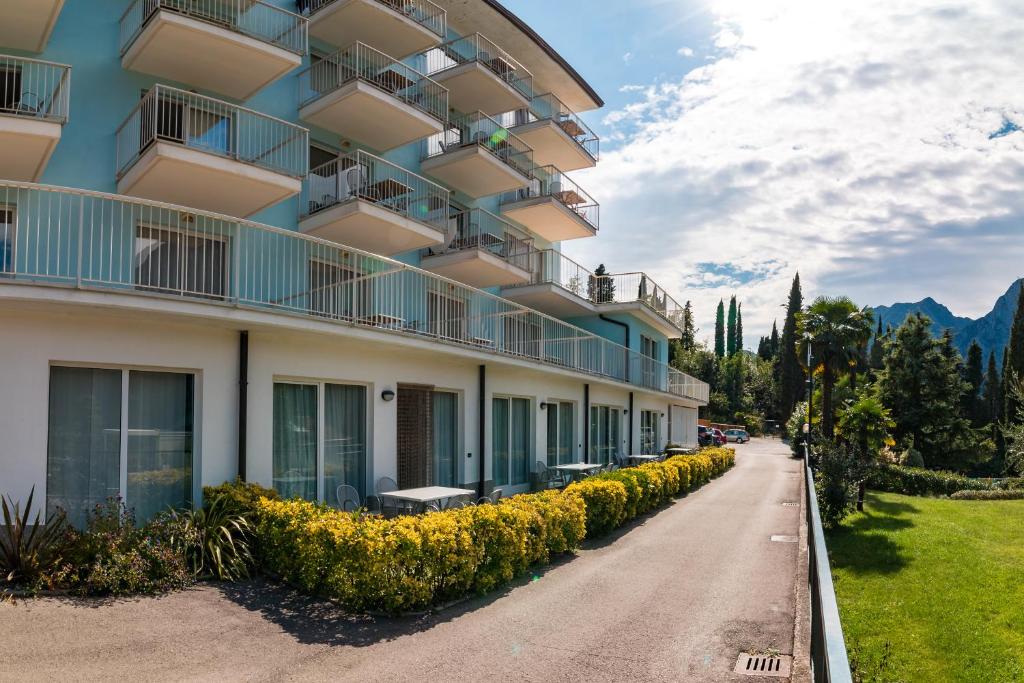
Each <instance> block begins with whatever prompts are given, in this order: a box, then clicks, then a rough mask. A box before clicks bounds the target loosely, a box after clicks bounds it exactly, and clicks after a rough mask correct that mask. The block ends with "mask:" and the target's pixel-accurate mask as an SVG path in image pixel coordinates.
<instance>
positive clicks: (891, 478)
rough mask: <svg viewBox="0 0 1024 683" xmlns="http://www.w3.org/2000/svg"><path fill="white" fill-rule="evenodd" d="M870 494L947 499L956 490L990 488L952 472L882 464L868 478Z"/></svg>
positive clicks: (988, 484)
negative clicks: (884, 493)
mask: <svg viewBox="0 0 1024 683" xmlns="http://www.w3.org/2000/svg"><path fill="white" fill-rule="evenodd" d="M867 486H868V488H869V489H871V490H873V491H884V492H887V493H902V494H905V495H908V496H950V495H952V494H954V493H956V492H957V491H983V490H987V489H990V488H992V482H991V480H989V479H972V478H970V477H965V476H963V475H960V474H955V473H953V472H939V471H934V470H927V469H923V468H920V467H905V466H903V465H893V464H889V463H883V464H881V465H879V466H878V467H877V468H875V469H874V470H873V471H872V473H871V476H869V477H868V480H867Z"/></svg>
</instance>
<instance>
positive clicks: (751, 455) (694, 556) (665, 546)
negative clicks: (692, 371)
mask: <svg viewBox="0 0 1024 683" xmlns="http://www.w3.org/2000/svg"><path fill="white" fill-rule="evenodd" d="M737 451H738V457H737V466H736V468H735V469H733V470H732V471H730V472H729V473H727V474H726V475H725V476H723V477H722V478H720V479H718V480H716V481H714V482H712V483H710V484H709V485H707V486H705V487H704V488H703V489H701V490H700V491H698V492H696V493H694V494H691V495H689V496H687V497H686V498H683V499H680V500H679V501H677V502H676V503H674V504H673V505H670V506H669V507H667V508H665V509H663V510H661V511H659V512H657V513H655V514H653V515H651V516H649V517H646V518H644V519H643V520H640V521H638V522H635V523H633V524H631V525H629V526H627V527H625V528H623V529H621V530H619V531H618V532H616V533H615V534H613V535H612V536H611V537H609V538H607V539H602V540H601V541H600V542H599V543H592V544H588V546H587V547H586V548H584V549H583V550H582V551H580V552H579V553H578V554H577V555H576V556H574V557H571V558H568V559H565V560H563V561H560V562H558V563H556V564H555V565H553V566H551V567H548V568H546V569H545V570H543V571H538V572H536V573H535V574H534V575H533V576H530V577H527V578H524V579H523V580H520V581H518V582H516V583H515V584H513V585H512V586H510V587H507V588H506V589H504V590H502V591H498V592H496V593H493V594H491V595H488V596H486V597H484V598H476V599H473V600H469V601H466V602H462V603H460V604H458V605H456V606H454V607H450V608H448V609H445V610H442V611H441V612H439V613H437V614H432V615H427V616H422V617H407V618H400V619H386V618H371V617H354V616H350V615H347V614H345V613H344V612H343V611H342V610H340V609H339V608H337V607H336V606H334V605H333V604H331V603H325V602H320V601H315V600H311V599H309V598H306V597H304V596H301V595H299V594H296V593H294V592H292V591H289V590H286V589H283V588H279V587H276V586H273V585H270V584H267V583H264V582H261V581H254V582H250V583H245V584H240V585H231V586H219V585H213V584H211V585H203V586H200V587H197V588H194V589H192V590H188V591H184V592H180V593H176V594H172V595H168V596H163V597H158V598H140V599H127V600H125V599H120V600H109V601H95V600H78V599H57V598H44V599H34V600H20V601H18V602H17V603H16V604H14V605H10V604H7V605H0V643H2V648H0V680H4V681H8V680H10V681H35V680H54V679H57V680H76V681H93V680H95V681H99V680H109V679H111V678H124V679H128V680H132V681H151V680H152V681H171V680H174V681H177V680H194V681H225V680H255V681H261V680H267V681H278V680H335V681H337V680H353V681H355V680H358V681H406V680H437V681H461V680H466V681H469V680H477V681H478V680H517V681H523V680H525V681H560V682H565V681H584V680H586V681H622V680H630V681H732V680H735V681H751V680H758V679H752V678H750V677H746V676H738V675H735V674H732V673H731V670H732V668H733V666H734V665H735V662H736V657H737V655H738V653H739V652H741V651H749V650H751V649H756V650H766V649H768V648H775V649H778V650H779V651H781V652H782V653H792V652H793V627H794V613H795V607H794V605H795V597H794V586H795V584H796V583H797V582H796V576H797V567H798V546H797V544H796V543H790V542H778V541H771V540H770V538H771V536H773V535H775V536H797V535H798V533H799V526H800V508H799V507H792V506H784V505H782V503H783V502H794V501H799V500H800V484H801V479H800V461H798V460H793V459H791V458H790V457H789V455H788V451H787V449H786V447H785V446H784V445H783V444H781V443H780V442H779V441H777V440H758V439H755V440H754V441H752V442H750V443H749V444H744V445H741V446H738V447H737ZM760 680H769V679H760ZM770 680H780V679H777V678H776V679H770Z"/></svg>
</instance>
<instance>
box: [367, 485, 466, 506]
mask: <svg viewBox="0 0 1024 683" xmlns="http://www.w3.org/2000/svg"><path fill="white" fill-rule="evenodd" d="M475 493H476V492H475V491H471V490H469V489H453V488H449V487H447V486H423V487H421V488H418V489H401V490H399V491H388V492H387V493H379V494H377V495H379V496H380V497H381V498H394V499H395V500H402V501H405V502H407V503H417V504H419V505H420V506H421V507H426V506H427V505H428V504H429V503H435V502H436V503H438V504H439V505H440V502H441V501H442V500H450V499H452V498H458V497H460V496H473V495H474V494H475Z"/></svg>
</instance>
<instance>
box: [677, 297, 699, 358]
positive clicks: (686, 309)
mask: <svg viewBox="0 0 1024 683" xmlns="http://www.w3.org/2000/svg"><path fill="white" fill-rule="evenodd" d="M679 341H680V343H681V344H682V345H683V348H684V349H686V350H687V351H693V349H694V347H695V346H696V345H697V330H696V328H694V326H693V306H692V305H690V302H689V301H687V302H686V305H685V306H683V336H682V337H681V338H680V340H679Z"/></svg>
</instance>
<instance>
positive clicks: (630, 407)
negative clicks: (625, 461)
mask: <svg viewBox="0 0 1024 683" xmlns="http://www.w3.org/2000/svg"><path fill="white" fill-rule="evenodd" d="M635 452H636V451H634V450H633V392H632V391H631V392H629V452H628V453H626V455H632V454H633V453H635Z"/></svg>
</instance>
